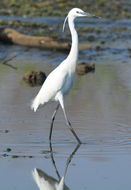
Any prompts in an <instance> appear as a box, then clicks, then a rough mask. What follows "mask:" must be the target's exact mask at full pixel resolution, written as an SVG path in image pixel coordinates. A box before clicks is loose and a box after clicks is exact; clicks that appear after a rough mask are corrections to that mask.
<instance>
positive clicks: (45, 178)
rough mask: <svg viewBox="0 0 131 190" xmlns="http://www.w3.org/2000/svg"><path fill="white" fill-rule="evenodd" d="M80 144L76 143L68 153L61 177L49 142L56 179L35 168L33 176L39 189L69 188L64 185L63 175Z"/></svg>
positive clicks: (61, 189) (58, 189) (60, 189)
mask: <svg viewBox="0 0 131 190" xmlns="http://www.w3.org/2000/svg"><path fill="white" fill-rule="evenodd" d="M79 147H80V144H78V145H77V146H76V147H75V149H74V150H73V152H72V153H71V154H70V156H69V157H68V158H67V161H66V164H65V169H64V174H63V176H62V177H61V176H60V174H59V171H58V169H57V167H56V163H55V160H54V156H53V149H52V144H51V142H50V155H51V161H52V164H53V167H54V168H55V172H56V174H57V176H58V179H55V178H53V177H52V176H49V175H48V174H47V173H45V172H44V171H42V170H41V169H38V168H35V169H34V170H33V172H32V174H33V178H34V180H35V182H36V184H37V185H38V187H39V189H40V190H69V188H68V187H67V186H66V185H65V176H66V173H67V169H68V166H69V164H70V163H71V160H72V158H73V156H74V155H75V153H76V152H77V150H78V149H79Z"/></svg>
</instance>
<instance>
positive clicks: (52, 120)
mask: <svg viewBox="0 0 131 190" xmlns="http://www.w3.org/2000/svg"><path fill="white" fill-rule="evenodd" d="M59 106H60V104H59V103H58V105H57V107H56V109H55V111H54V113H53V115H52V118H51V126H50V134H49V141H50V142H51V136H52V130H53V124H54V120H55V116H56V113H57V111H58V109H59Z"/></svg>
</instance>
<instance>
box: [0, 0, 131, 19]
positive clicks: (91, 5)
mask: <svg viewBox="0 0 131 190" xmlns="http://www.w3.org/2000/svg"><path fill="white" fill-rule="evenodd" d="M73 7H80V8H83V9H84V10H85V11H88V12H91V13H93V14H96V15H99V16H102V17H104V18H131V6H130V2H129V0H116V1H113V0H88V1H87V0H74V1H70V0H28V1H27V0H1V6H0V14H1V15H10V16H11V15H12V16H13V15H15V16H16V15H19V16H25V17H26V16H30V17H32V16H64V15H66V14H67V12H68V11H69V9H71V8H73Z"/></svg>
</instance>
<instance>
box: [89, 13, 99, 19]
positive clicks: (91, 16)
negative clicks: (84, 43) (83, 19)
mask: <svg viewBox="0 0 131 190" xmlns="http://www.w3.org/2000/svg"><path fill="white" fill-rule="evenodd" d="M85 16H87V17H90V18H101V17H99V16H96V15H92V14H90V13H85Z"/></svg>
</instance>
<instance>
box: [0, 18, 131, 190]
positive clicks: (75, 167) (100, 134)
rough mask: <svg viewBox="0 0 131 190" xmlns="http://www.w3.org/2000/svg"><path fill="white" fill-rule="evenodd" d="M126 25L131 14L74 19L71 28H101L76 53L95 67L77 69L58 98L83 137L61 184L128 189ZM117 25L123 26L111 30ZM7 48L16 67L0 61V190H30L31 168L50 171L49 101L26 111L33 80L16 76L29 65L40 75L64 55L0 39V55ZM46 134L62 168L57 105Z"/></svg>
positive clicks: (130, 142)
mask: <svg viewBox="0 0 131 190" xmlns="http://www.w3.org/2000/svg"><path fill="white" fill-rule="evenodd" d="M48 19H49V18H48ZM49 20H51V18H50V19H49ZM54 20H55V19H54ZM45 22H46V19H45ZM49 23H50V22H49ZM130 24H131V20H123V21H110V20H109V21H108V20H105V21H101V22H100V21H99V22H98V23H96V20H92V21H90V22H89V23H87V21H84V20H82V23H81V24H80V25H79V24H78V28H79V29H80V27H81V26H82V27H84V29H86V27H87V28H89V27H94V26H96V27H98V28H103V32H102V33H100V34H94V35H96V41H95V42H92V43H91V45H92V48H91V49H89V50H85V51H83V52H80V56H79V58H80V59H79V60H82V61H85V62H87V60H88V59H89V60H92V61H93V62H94V63H95V64H96V71H95V73H90V74H87V75H85V76H78V75H77V76H76V79H75V85H74V88H73V90H72V91H71V93H70V94H69V95H68V97H67V98H66V100H65V104H66V110H67V114H68V116H69V118H70V120H71V122H72V125H73V127H74V129H75V130H76V132H77V134H78V135H79V137H80V139H81V140H82V142H83V144H82V145H81V146H80V148H79V149H78V151H77V152H76V154H75V155H74V158H73V159H72V162H71V164H70V166H69V168H68V171H67V176H66V184H67V185H68V187H69V188H70V189H72V190H86V189H90V190H99V189H100V190H105V189H106V190H108V189H109V190H123V189H124V190H130V189H131V177H130V171H131V68H130V64H131V52H130V50H129V48H130V47H131V38H130V26H131V25H130ZM121 26H122V27H123V26H124V27H126V30H124V31H121V32H118V31H114V30H113V28H115V27H118V28H119V27H121ZM85 31H86V30H85ZM113 31H114V32H113ZM91 34H92V33H91ZM88 35H89V34H87V33H86V32H83V33H82V34H81V37H80V39H81V41H82V40H83V39H84V40H87V36H88ZM100 40H105V41H106V42H105V44H103V45H102V49H101V50H99V51H96V46H97V45H101V41H100ZM87 43H89V42H87ZM15 53H20V54H19V55H18V56H17V57H16V58H15V60H13V61H11V62H10V64H11V65H13V66H15V67H17V70H14V69H12V68H11V67H8V66H5V65H2V64H1V65H0V99H1V101H0V108H1V109H0V116H1V117H0V179H1V180H0V181H1V189H2V190H9V189H10V190H14V189H16V190H22V189H32V190H35V189H37V187H36V185H35V183H34V181H33V179H32V176H31V171H32V170H33V168H35V167H38V168H41V169H42V170H44V171H45V172H46V173H48V174H49V175H51V176H54V177H56V174H55V170H54V168H53V166H52V163H51V159H50V152H49V144H48V143H49V142H48V134H49V127H50V118H51V115H52V112H53V109H54V108H55V104H50V105H47V106H46V107H45V108H44V109H40V110H39V111H38V112H36V114H34V113H33V112H32V111H31V110H30V102H31V100H32V99H33V98H34V96H35V95H36V94H37V92H38V90H39V88H40V87H34V88H31V87H29V86H27V85H26V84H24V82H23V81H22V76H23V74H24V73H25V72H26V71H28V70H32V69H41V70H43V71H45V72H46V73H47V74H48V73H49V72H50V71H51V70H53V69H54V68H55V67H56V65H57V64H59V63H60V61H61V60H63V59H64V58H65V57H66V55H65V54H63V53H59V52H53V53H52V52H50V51H44V50H42V49H37V48H32V49H27V48H26V47H20V46H4V45H2V44H1V45H0V58H2V57H3V55H4V54H5V56H6V55H7V56H12V55H14V54H15ZM52 141H53V151H54V157H55V160H56V164H57V167H58V169H59V171H60V173H61V175H62V174H63V172H64V167H65V163H66V159H67V158H68V156H69V155H70V154H71V152H72V151H73V150H74V148H75V146H76V142H75V139H74V137H73V136H72V134H70V131H69V130H68V129H67V127H66V125H65V123H64V117H63V113H62V111H61V110H59V112H58V115H57V117H56V122H55V126H54V131H53V138H52ZM9 148H10V149H11V150H9Z"/></svg>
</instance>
